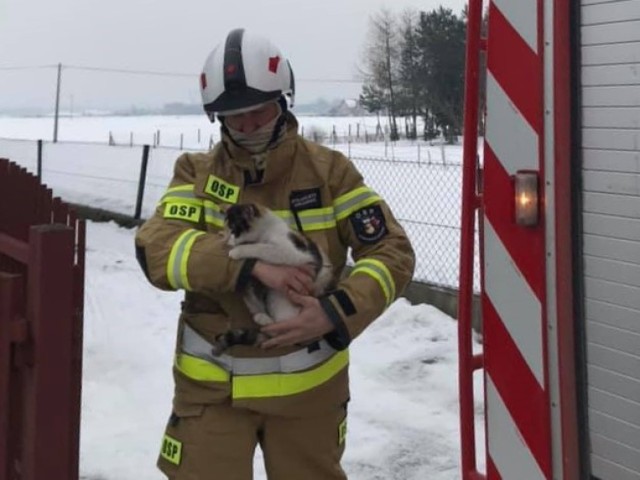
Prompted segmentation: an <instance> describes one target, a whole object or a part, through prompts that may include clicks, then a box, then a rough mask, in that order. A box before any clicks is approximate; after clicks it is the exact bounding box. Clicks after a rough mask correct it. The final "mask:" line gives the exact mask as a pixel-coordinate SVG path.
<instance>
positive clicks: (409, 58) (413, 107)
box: [398, 9, 425, 139]
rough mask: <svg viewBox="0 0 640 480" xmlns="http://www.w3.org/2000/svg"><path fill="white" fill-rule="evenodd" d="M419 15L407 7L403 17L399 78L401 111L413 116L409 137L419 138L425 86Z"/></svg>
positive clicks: (408, 132)
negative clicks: (421, 60) (422, 72)
mask: <svg viewBox="0 0 640 480" xmlns="http://www.w3.org/2000/svg"><path fill="white" fill-rule="evenodd" d="M417 19H418V15H417V13H416V12H415V11H414V10H410V9H407V10H405V11H404V13H403V14H402V17H401V41H400V63H399V71H398V80H399V86H400V93H399V100H398V103H399V106H400V111H401V112H402V113H403V114H404V115H407V116H410V117H411V123H410V128H409V129H408V130H407V132H406V134H407V138H413V139H415V138H417V136H418V133H417V119H418V114H419V112H420V109H421V106H422V104H423V103H424V96H425V95H424V91H423V90H424V86H423V83H422V79H421V77H420V71H421V70H420V50H419V48H418V38H417V35H416V26H417Z"/></svg>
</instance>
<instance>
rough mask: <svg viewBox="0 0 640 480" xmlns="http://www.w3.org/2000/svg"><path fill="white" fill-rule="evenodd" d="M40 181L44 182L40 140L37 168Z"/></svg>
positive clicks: (39, 142) (40, 141)
mask: <svg viewBox="0 0 640 480" xmlns="http://www.w3.org/2000/svg"><path fill="white" fill-rule="evenodd" d="M37 175H38V181H39V182H42V140H38V166H37Z"/></svg>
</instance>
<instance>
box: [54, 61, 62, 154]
mask: <svg viewBox="0 0 640 480" xmlns="http://www.w3.org/2000/svg"><path fill="white" fill-rule="evenodd" d="M61 81H62V64H61V63H59V64H58V84H57V86H56V111H55V117H54V119H53V143H56V142H57V141H58V117H59V115H60V82H61Z"/></svg>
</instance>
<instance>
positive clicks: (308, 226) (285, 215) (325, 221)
mask: <svg viewBox="0 0 640 480" xmlns="http://www.w3.org/2000/svg"><path fill="white" fill-rule="evenodd" d="M274 213H275V214H276V215H277V216H278V217H280V218H282V219H283V220H285V221H286V222H287V223H288V224H289V227H290V228H296V220H295V218H294V216H293V212H291V211H290V210H276V211H275V212H274ZM298 218H299V219H300V223H301V224H302V230H304V231H305V232H310V231H314V230H328V229H329V228H335V226H336V219H335V217H334V214H333V207H325V208H310V209H308V210H301V211H299V212H298Z"/></svg>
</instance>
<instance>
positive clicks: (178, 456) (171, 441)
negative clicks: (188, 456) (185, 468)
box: [160, 435, 182, 465]
mask: <svg viewBox="0 0 640 480" xmlns="http://www.w3.org/2000/svg"><path fill="white" fill-rule="evenodd" d="M160 456H161V457H162V458H164V459H165V460H167V461H168V462H171V463H173V464H174V465H180V461H181V460H182V442H181V441H179V440H176V439H175V438H173V437H170V436H169V435H165V436H164V437H163V439H162V448H161V449H160Z"/></svg>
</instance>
